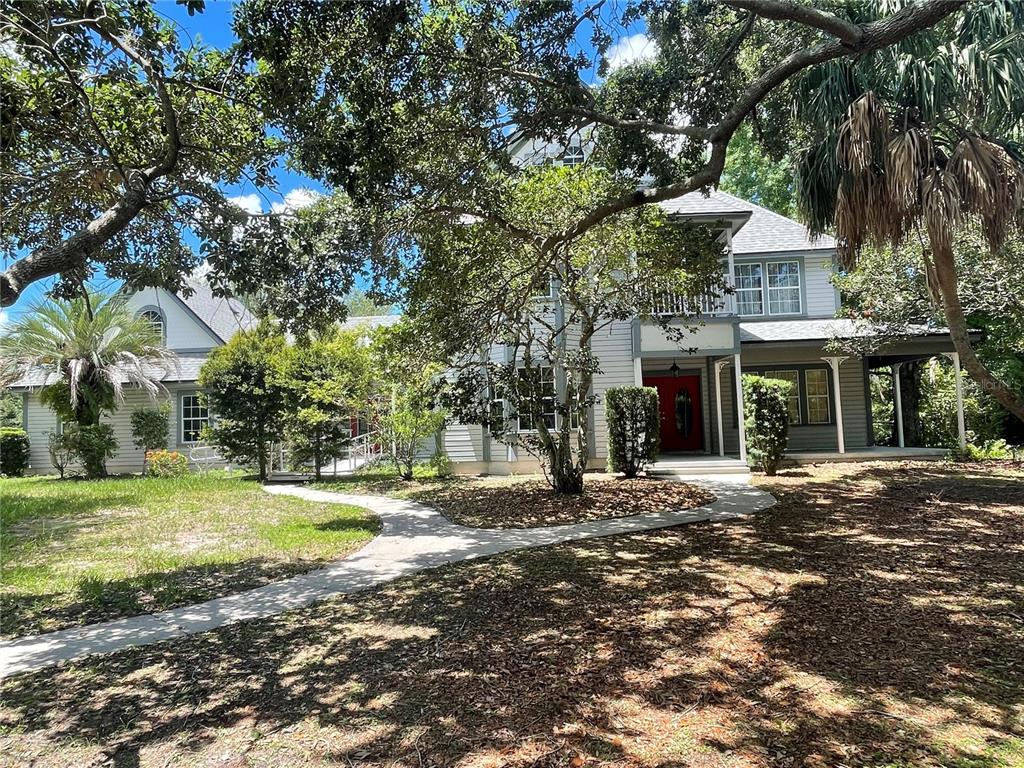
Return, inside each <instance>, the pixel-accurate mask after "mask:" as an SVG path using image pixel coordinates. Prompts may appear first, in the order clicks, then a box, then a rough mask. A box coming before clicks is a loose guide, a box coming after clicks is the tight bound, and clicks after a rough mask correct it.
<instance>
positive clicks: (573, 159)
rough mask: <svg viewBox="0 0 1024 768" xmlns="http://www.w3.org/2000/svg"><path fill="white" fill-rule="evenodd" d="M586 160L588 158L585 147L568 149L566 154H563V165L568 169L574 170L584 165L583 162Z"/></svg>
mask: <svg viewBox="0 0 1024 768" xmlns="http://www.w3.org/2000/svg"><path fill="white" fill-rule="evenodd" d="M586 159H587V156H586V154H585V153H584V152H583V147H566V150H565V152H564V153H563V154H562V165H564V166H565V167H566V168H573V167H575V166H577V165H583V161H584V160H586Z"/></svg>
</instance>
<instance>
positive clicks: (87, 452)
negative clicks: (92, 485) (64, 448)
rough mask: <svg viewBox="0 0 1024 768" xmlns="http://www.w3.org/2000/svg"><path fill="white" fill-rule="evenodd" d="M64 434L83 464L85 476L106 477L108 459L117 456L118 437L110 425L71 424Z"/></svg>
mask: <svg viewBox="0 0 1024 768" xmlns="http://www.w3.org/2000/svg"><path fill="white" fill-rule="evenodd" d="M64 434H65V436H66V437H67V439H68V440H69V441H70V442H69V444H70V445H71V446H72V450H73V452H74V455H75V457H76V458H77V459H78V460H79V461H80V462H81V463H82V468H83V469H84V470H85V476H86V477H90V478H94V477H106V475H107V459H110V458H113V457H114V456H115V455H116V454H117V437H115V436H114V428H113V427H112V426H110V425H109V424H88V425H85V426H83V425H81V424H69V425H68V426H66V427H65V428H64Z"/></svg>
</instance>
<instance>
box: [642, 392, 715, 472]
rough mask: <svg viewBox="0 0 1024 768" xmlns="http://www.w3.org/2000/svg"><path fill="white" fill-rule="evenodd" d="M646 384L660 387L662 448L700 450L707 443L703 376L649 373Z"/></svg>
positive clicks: (663, 449)
mask: <svg viewBox="0 0 1024 768" xmlns="http://www.w3.org/2000/svg"><path fill="white" fill-rule="evenodd" d="M644 386H648V387H654V388H655V389H657V390H658V407H659V410H660V411H661V450H662V451H664V452H665V453H672V452H675V451H699V450H700V449H701V448H702V447H703V444H704V423H703V420H702V418H701V414H702V412H703V409H702V408H701V401H700V376H649V377H645V378H644Z"/></svg>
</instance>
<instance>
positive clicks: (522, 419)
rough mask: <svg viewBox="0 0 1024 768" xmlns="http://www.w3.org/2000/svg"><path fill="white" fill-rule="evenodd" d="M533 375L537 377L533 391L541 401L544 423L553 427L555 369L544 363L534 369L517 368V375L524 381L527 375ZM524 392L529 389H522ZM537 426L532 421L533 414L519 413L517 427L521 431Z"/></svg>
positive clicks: (548, 426) (526, 392) (549, 427)
mask: <svg viewBox="0 0 1024 768" xmlns="http://www.w3.org/2000/svg"><path fill="white" fill-rule="evenodd" d="M530 375H534V376H536V377H537V380H536V383H535V388H534V393H535V394H536V396H537V397H539V399H540V403H541V415H542V417H543V419H544V425H545V426H546V427H547V428H548V429H554V428H555V369H554V368H552V367H551V366H550V365H545V366H543V367H541V368H539V369H536V370H535V371H530V370H528V369H526V368H520V369H519V377H520V378H521V379H523V380H524V381H525V380H527V377H528V376H530ZM523 392H524V394H528V393H529V389H524V391H523ZM536 428H537V426H536V425H535V424H534V423H533V416H532V415H530V414H528V413H521V414H519V429H520V430H522V431H532V430H535V429H536Z"/></svg>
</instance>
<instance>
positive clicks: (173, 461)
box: [146, 449, 191, 477]
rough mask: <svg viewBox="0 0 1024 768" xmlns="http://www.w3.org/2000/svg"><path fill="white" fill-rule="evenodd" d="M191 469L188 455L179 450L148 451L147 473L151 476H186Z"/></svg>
mask: <svg viewBox="0 0 1024 768" xmlns="http://www.w3.org/2000/svg"><path fill="white" fill-rule="evenodd" d="M189 472H191V469H190V468H189V465H188V456H186V455H185V454H183V453H178V452H177V451H168V450H166V449H160V450H156V451H146V474H147V475H150V476H151V477H184V476H185V475H187V474H188V473H189Z"/></svg>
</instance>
